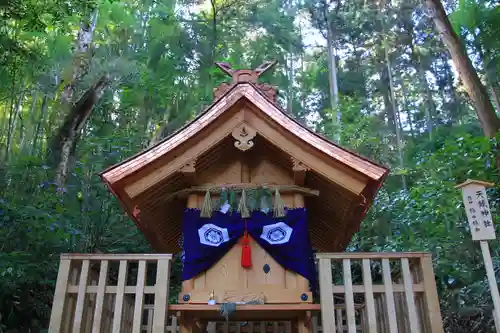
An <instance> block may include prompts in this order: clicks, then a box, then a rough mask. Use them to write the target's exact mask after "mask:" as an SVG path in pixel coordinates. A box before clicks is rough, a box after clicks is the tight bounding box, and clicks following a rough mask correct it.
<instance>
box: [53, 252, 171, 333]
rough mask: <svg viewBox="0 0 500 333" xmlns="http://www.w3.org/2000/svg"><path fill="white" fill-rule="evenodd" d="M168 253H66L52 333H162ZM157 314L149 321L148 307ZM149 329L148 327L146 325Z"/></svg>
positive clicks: (57, 289)
mask: <svg viewBox="0 0 500 333" xmlns="http://www.w3.org/2000/svg"><path fill="white" fill-rule="evenodd" d="M171 259H172V256H171V255H170V254H104V255H101V254H63V255H61V262H60V265H59V274H58V277H57V283H56V290H55V294H54V302H53V305H52V314H51V317H50V326H49V332H50V333H100V332H110V333H111V332H112V333H129V332H130V333H141V332H143V326H144V325H143V320H146V321H148V320H149V324H150V325H149V328H148V331H149V332H151V333H164V332H165V327H166V326H167V323H166V319H167V309H168V304H167V302H168V288H169V277H170V274H169V273H170V262H171ZM145 302H146V303H148V304H152V306H153V310H154V316H152V317H150V318H145V317H146V316H144V315H143V311H144V304H145ZM146 325H147V324H146Z"/></svg>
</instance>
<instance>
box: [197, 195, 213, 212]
mask: <svg viewBox="0 0 500 333" xmlns="http://www.w3.org/2000/svg"><path fill="white" fill-rule="evenodd" d="M200 217H207V218H209V217H212V198H211V197H210V190H207V193H205V199H204V200H203V207H201V212H200Z"/></svg>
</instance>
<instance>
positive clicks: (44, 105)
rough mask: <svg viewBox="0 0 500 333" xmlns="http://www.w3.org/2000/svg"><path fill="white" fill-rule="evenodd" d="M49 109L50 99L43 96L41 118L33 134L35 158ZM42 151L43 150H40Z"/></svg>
mask: <svg viewBox="0 0 500 333" xmlns="http://www.w3.org/2000/svg"><path fill="white" fill-rule="evenodd" d="M47 108H48V97H47V95H44V96H43V100H42V106H41V107H40V118H38V120H37V121H36V127H35V130H34V132H33V143H32V145H31V155H32V156H34V155H35V153H36V149H37V143H38V139H39V138H41V136H42V124H43V122H44V121H45V115H46V114H47ZM40 150H41V149H40Z"/></svg>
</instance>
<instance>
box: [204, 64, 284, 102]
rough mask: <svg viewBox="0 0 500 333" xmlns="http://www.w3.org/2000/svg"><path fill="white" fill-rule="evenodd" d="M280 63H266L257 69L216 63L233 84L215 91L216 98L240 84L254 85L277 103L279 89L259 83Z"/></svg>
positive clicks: (226, 84)
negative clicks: (260, 77)
mask: <svg viewBox="0 0 500 333" xmlns="http://www.w3.org/2000/svg"><path fill="white" fill-rule="evenodd" d="M277 63H278V61H277V60H273V61H264V62H263V63H262V64H260V65H259V66H258V67H257V68H255V69H234V68H233V66H232V65H231V64H230V63H228V62H222V61H219V62H216V63H215V65H216V66H217V67H219V68H220V69H221V70H222V71H223V72H224V73H226V74H227V75H228V76H231V78H232V80H231V83H222V84H221V85H220V86H219V87H217V88H215V89H214V98H219V97H220V96H221V95H223V94H224V93H225V92H226V91H228V90H229V89H230V88H231V87H233V86H234V85H236V84H238V83H253V84H255V86H256V88H257V89H258V90H259V91H260V92H262V93H263V94H264V95H265V96H266V97H267V98H269V99H270V100H271V101H272V102H273V103H274V102H276V95H277V87H273V86H271V85H269V84H267V83H258V82H257V81H258V79H259V76H261V75H262V74H264V73H265V72H267V71H268V70H270V69H271V68H273V67H274V66H275V65H276V64H277Z"/></svg>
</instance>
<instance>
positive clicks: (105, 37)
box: [0, 0, 500, 333]
mask: <svg viewBox="0 0 500 333" xmlns="http://www.w3.org/2000/svg"><path fill="white" fill-rule="evenodd" d="M324 3H325V2H324V1H317V0H307V1H301V2H294V1H282V0H270V1H267V0H266V1H265V0H254V1H240V0H236V1H215V2H213V5H214V7H212V3H211V2H209V1H205V2H200V1H173V0H160V1H152V0H141V1H131V0H124V1H109V0H102V1H100V0H96V1H80V0H71V1H48V0H42V1H34V0H28V1H15V0H9V1H7V2H6V4H2V5H0V17H1V20H2V22H1V23H0V82H1V85H0V332H2V333H3V332H11V333H18V332H40V331H43V330H44V329H46V328H47V326H48V318H49V313H50V307H51V303H52V295H53V288H54V284H55V279H56V274H57V265H58V259H59V258H58V257H59V254H60V253H62V252H95V251H103V252H122V253H123V252H150V251H151V249H150V248H149V245H148V244H147V243H146V241H145V240H144V237H143V236H142V235H141V234H140V232H139V231H138V230H137V228H136V227H135V225H134V223H133V222H132V221H131V220H130V219H129V218H128V217H126V216H125V214H124V212H123V210H122V209H121V208H120V207H119V205H118V202H117V200H116V199H114V198H113V197H112V195H111V194H110V193H109V191H108V189H107V188H105V186H104V185H103V184H102V182H101V180H100V179H99V177H98V175H97V174H98V172H100V171H102V170H103V169H105V168H106V167H108V166H110V165H112V164H115V163H118V162H119V161H122V160H124V159H125V158H128V157H130V156H132V155H133V154H135V153H137V152H138V151H140V150H141V149H143V148H145V147H146V146H148V145H150V144H151V142H155V141H157V140H159V139H161V138H162V137H164V136H166V135H169V134H171V133H172V132H173V131H175V130H176V129H178V128H179V127H180V126H182V125H183V124H185V123H186V122H187V121H189V120H190V119H192V118H193V117H194V116H195V115H196V114H199V113H200V112H202V111H203V110H204V109H205V107H206V106H207V105H208V104H209V103H210V102H211V101H212V99H213V88H215V87H217V86H218V85H219V84H220V83H222V82H227V81H228V80H229V78H228V77H227V76H226V75H225V74H224V73H222V72H221V71H220V70H219V69H217V68H215V66H214V65H213V62H214V61H227V62H230V63H231V64H232V65H233V67H235V68H248V67H250V68H255V67H257V66H258V65H260V64H261V63H262V62H263V61H264V60H278V62H279V63H278V66H276V69H275V70H273V71H271V72H268V73H266V74H265V75H263V77H262V80H261V81H262V82H266V83H269V84H272V85H275V86H278V87H279V89H280V90H279V97H278V104H279V105H280V107H282V108H283V109H285V110H287V112H289V113H290V114H291V115H292V116H293V117H295V118H296V119H297V120H299V121H300V122H302V123H303V124H306V125H308V126H310V127H311V128H314V129H315V130H316V131H318V132H320V133H321V134H323V135H325V136H326V137H330V138H333V137H334V133H338V129H339V128H340V133H341V144H342V145H343V146H345V147H347V148H349V149H352V150H355V151H357V152H359V153H360V154H362V155H364V156H367V157H369V158H372V159H374V160H376V161H378V162H380V163H382V164H385V165H388V166H390V167H391V169H392V171H391V174H390V175H389V177H388V179H387V180H386V182H385V185H384V187H383V188H382V189H381V191H380V194H379V195H378V197H377V199H376V200H375V203H374V205H373V208H372V209H371V210H370V212H369V215H368V216H367V218H366V219H365V221H364V223H363V225H362V228H361V231H360V232H359V233H358V234H357V235H356V236H355V238H354V239H353V241H352V242H351V244H350V246H349V248H348V250H354V251H356V250H363V251H430V252H432V253H433V255H434V260H435V272H436V278H437V281H438V288H439V293H440V297H441V306H442V307H441V308H442V312H443V316H444V318H445V323H446V329H447V331H448V332H454V333H457V332H468V333H473V332H486V331H488V329H489V328H491V323H492V322H491V300H490V298H489V294H488V288H487V287H486V286H487V284H486V281H485V276H484V272H483V268H482V264H481V259H480V254H479V252H478V248H477V245H476V244H474V243H472V242H471V241H470V235H469V231H468V229H467V228H468V227H467V224H466V221H465V215H464V214H463V207H462V206H461V200H460V192H459V191H457V190H456V189H454V188H453V186H454V185H456V184H457V183H459V182H461V181H463V180H465V179H466V178H477V179H482V180H489V181H492V182H496V183H498V169H496V161H495V158H496V156H494V155H493V154H494V153H493V152H494V151H495V149H493V148H492V147H494V144H495V142H490V141H488V140H487V139H485V138H483V137H482V136H481V130H480V128H479V126H478V122H477V119H476V117H475V114H474V112H473V110H472V109H471V108H470V107H469V105H468V100H467V98H465V93H464V90H463V88H462V86H461V85H460V83H459V82H458V81H457V80H455V77H454V72H453V71H452V69H451V67H450V65H449V59H448V55H447V53H445V52H444V50H443V47H442V45H441V44H440V42H439V39H438V38H437V37H436V35H435V33H434V32H433V31H432V29H430V26H431V25H430V23H429V19H428V17H427V16H426V15H424V10H423V8H422V7H421V5H420V3H419V2H417V1H414V0H411V1H400V2H389V3H388V5H387V8H385V9H384V10H385V11H386V14H387V15H381V11H380V8H378V7H377V6H376V5H375V2H370V1H362V0H352V1H347V2H346V1H344V2H342V1H337V2H335V1H334V2H332V4H331V6H330V8H328V9H327V10H326V11H325V7H324ZM94 12H97V13H98V16H97V25H96V27H95V31H94V32H93V34H92V38H91V40H90V41H88V50H87V51H85V52H82V53H76V52H75V46H76V45H77V44H78V43H80V44H82V43H83V41H82V40H79V39H78V36H79V32H81V29H82V27H85V26H87V25H88V24H89V21H90V18H91V14H92V13H94ZM498 13H499V11H498V6H496V7H495V6H493V2H491V1H465V0H464V1H460V3H459V7H458V8H457V9H456V10H455V11H454V12H453V13H452V14H451V18H452V20H453V22H454V23H455V26H456V27H457V31H459V32H460V33H461V36H463V38H464V40H466V41H467V45H468V47H469V51H470V52H471V54H473V55H474V57H473V59H474V60H475V65H477V67H478V68H480V69H481V70H483V71H484V74H486V76H487V78H488V80H490V79H491V78H496V73H498V64H499V63H500V61H497V60H498V59H497V58H498V54H499V52H498V49H499V45H498V38H497V36H498V31H499V25H498V22H500V20H499V19H498ZM325 15H326V16H325ZM326 17H327V18H328V19H329V21H330V22H331V27H330V28H332V27H333V32H334V43H335V46H336V50H337V58H336V60H337V61H336V63H337V67H338V68H337V76H338V83H339V92H340V103H339V110H340V111H341V114H342V119H341V124H340V125H338V124H336V121H335V116H336V113H335V112H333V110H331V109H330V102H329V89H328V87H329V71H328V58H327V57H328V56H327V52H326V49H325V48H324V47H323V46H318V45H316V44H320V45H321V44H324V41H322V40H321V38H322V37H321V36H322V35H323V36H326V29H327V26H326V25H325V22H326V20H325V18H326ZM80 44H78V45H80ZM384 48H387V51H388V54H389V60H390V63H391V69H392V77H389V73H388V70H387V66H386V62H387V59H385V53H384V51H385V49H384ZM75 73H77V74H78V75H76V76H75ZM103 75H107V76H109V77H110V81H111V83H110V86H109V88H108V89H107V90H106V91H105V93H104V94H103V96H101V97H100V99H99V100H98V101H97V103H96V104H95V105H94V108H93V109H92V113H91V115H90V116H89V118H88V122H87V123H86V125H85V126H84V128H83V130H82V131H81V139H80V140H79V142H78V144H77V147H76V156H74V159H73V161H72V166H71V172H70V175H69V178H68V181H67V183H66V184H65V186H64V187H63V188H60V187H58V186H56V185H55V184H54V183H53V179H54V170H53V169H51V168H50V167H48V166H47V165H46V164H48V161H47V160H46V157H45V156H46V155H47V147H48V145H49V142H51V139H52V137H53V135H54V133H56V132H57V129H58V128H59V126H60V125H61V122H62V120H63V119H64V117H65V116H66V112H67V105H65V104H64V103H63V101H62V95H63V94H64V92H65V89H67V87H68V84H70V85H71V87H72V88H74V96H73V99H72V100H73V101H75V100H77V99H78V98H79V97H80V96H81V95H82V94H83V93H84V92H85V91H86V90H87V89H88V88H89V87H90V86H91V85H92V84H94V83H95V81H96V80H97V78H99V77H102V76H103ZM73 79H75V80H74V81H73ZM390 80H392V83H393V85H394V87H395V88H394V97H395V100H396V101H395V102H396V106H397V107H396V108H397V110H396V112H395V113H396V114H397V116H398V117H399V119H400V122H401V132H402V135H401V136H402V138H401V140H400V142H398V141H397V140H396V136H395V126H396V125H399V124H398V122H397V121H396V119H395V117H394V112H393V110H392V103H391V102H392V96H391V94H390V90H389V82H390ZM431 125H432V127H433V128H432V131H431V130H430V127H431ZM429 132H432V133H429ZM398 147H401V148H402V155H403V156H402V158H403V162H402V163H401V161H400V156H399V154H398V149H397V148H398ZM402 175H404V176H405V179H406V181H407V183H408V187H407V189H403V188H402V187H401V176H402ZM249 197H251V196H249ZM499 197H500V196H499V189H498V188H494V189H491V190H490V198H492V202H491V207H492V212H493V213H494V214H495V215H496V221H497V222H498V211H499V208H498V206H499V204H500V202H499V201H498V199H497V198H499ZM250 199H254V201H255V202H252V203H251V204H250V203H249V205H250V206H259V205H263V204H264V201H265V200H264V199H265V196H262V198H261V197H260V196H259V195H257V196H256V197H255V198H250ZM260 199H262V200H260ZM228 200H229V201H231V202H232V203H233V206H235V207H236V206H237V205H238V198H237V197H236V196H235V195H228ZM250 201H251V200H250ZM267 206H269V208H271V207H272V203H270V202H267ZM496 247H498V244H497V242H494V243H493V246H492V248H493V249H494V250H495V251H494V253H493V254H494V260H495V265H496V267H498V263H497V262H498V258H499V255H498V251H496ZM180 272H181V263H180V260H179V258H176V260H175V263H174V269H173V272H172V290H171V299H170V301H171V302H175V298H176V293H177V292H178V291H179V288H180V280H181V276H180Z"/></svg>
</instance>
